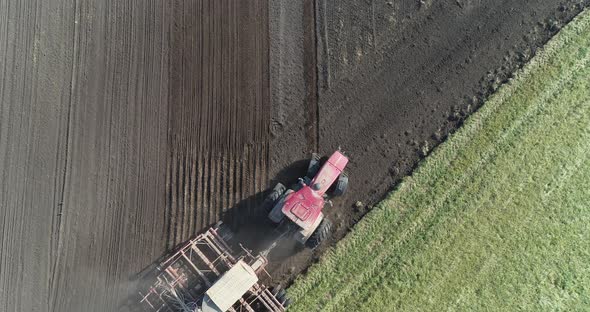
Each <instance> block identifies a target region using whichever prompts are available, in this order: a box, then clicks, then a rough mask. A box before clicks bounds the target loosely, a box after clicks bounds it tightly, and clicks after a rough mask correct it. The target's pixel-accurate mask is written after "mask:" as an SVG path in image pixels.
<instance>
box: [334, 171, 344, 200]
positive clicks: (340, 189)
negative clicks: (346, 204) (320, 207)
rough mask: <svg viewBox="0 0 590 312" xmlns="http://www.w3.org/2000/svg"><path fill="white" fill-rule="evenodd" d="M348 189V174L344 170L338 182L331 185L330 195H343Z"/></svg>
mask: <svg viewBox="0 0 590 312" xmlns="http://www.w3.org/2000/svg"><path fill="white" fill-rule="evenodd" d="M347 189H348V175H347V174H346V173H344V172H342V173H341V174H340V176H338V180H336V183H334V185H333V186H332V187H331V191H330V195H331V196H334V197H335V196H342V195H344V193H346V190H347Z"/></svg>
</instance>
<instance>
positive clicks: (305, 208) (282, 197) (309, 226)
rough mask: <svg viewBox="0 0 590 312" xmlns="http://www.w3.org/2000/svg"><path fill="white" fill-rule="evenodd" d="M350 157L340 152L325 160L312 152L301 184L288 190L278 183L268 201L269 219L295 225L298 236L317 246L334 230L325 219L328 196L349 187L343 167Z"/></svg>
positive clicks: (301, 241) (297, 238) (307, 243)
mask: <svg viewBox="0 0 590 312" xmlns="http://www.w3.org/2000/svg"><path fill="white" fill-rule="evenodd" d="M347 163H348V158H347V157H346V156H344V154H342V153H341V152H340V151H336V152H334V153H333V154H332V155H331V156H330V157H329V158H327V160H325V161H322V160H321V158H320V157H319V155H317V154H313V156H312V159H311V160H310V162H309V166H308V169H307V174H306V176H305V177H303V178H299V183H297V184H296V185H294V186H293V187H291V188H290V189H287V188H286V187H285V186H283V185H282V184H280V183H278V184H277V185H276V186H275V188H274V189H273V191H272V192H271V193H270V194H269V196H268V197H267V199H266V201H265V205H266V206H267V207H270V208H269V209H270V210H268V212H269V215H268V216H269V218H270V220H271V221H273V222H274V223H276V224H283V223H284V222H285V220H286V221H288V222H289V224H290V225H295V226H296V228H297V230H296V232H295V239H296V240H297V241H298V242H300V243H302V244H306V245H308V246H309V247H310V248H315V247H317V246H318V245H319V243H320V242H321V241H323V240H324V239H325V238H326V237H327V236H328V235H329V233H330V232H331V227H332V224H331V222H330V221H329V220H328V219H325V218H324V214H323V213H322V210H323V209H324V206H325V203H326V199H327V198H329V197H335V196H340V195H342V194H343V193H344V192H345V191H346V188H347V186H348V176H347V175H346V174H345V173H344V167H346V164H347Z"/></svg>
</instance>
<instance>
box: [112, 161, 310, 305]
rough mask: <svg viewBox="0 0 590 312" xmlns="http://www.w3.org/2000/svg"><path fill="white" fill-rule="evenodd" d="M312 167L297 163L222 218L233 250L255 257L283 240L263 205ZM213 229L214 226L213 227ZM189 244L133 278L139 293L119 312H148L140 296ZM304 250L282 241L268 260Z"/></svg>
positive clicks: (131, 279)
mask: <svg viewBox="0 0 590 312" xmlns="http://www.w3.org/2000/svg"><path fill="white" fill-rule="evenodd" d="M308 164H309V159H301V160H298V161H295V162H293V163H292V164H291V165H289V166H287V167H285V168H283V169H282V170H280V171H279V172H278V173H277V174H276V176H275V177H274V178H272V179H271V180H270V182H269V185H268V188H267V189H266V190H264V191H262V192H258V193H256V194H254V195H252V196H249V197H247V198H245V199H243V200H241V201H240V202H238V203H237V204H236V205H235V206H234V207H231V208H230V209H228V211H227V212H226V213H225V215H223V216H222V218H221V221H222V222H223V223H225V224H226V225H229V226H230V228H231V229H232V231H233V232H234V234H235V235H234V242H233V243H234V245H235V246H232V247H233V248H232V249H233V250H239V244H241V245H243V246H244V247H245V248H247V249H249V250H251V251H253V252H254V253H260V252H263V251H264V250H266V249H267V248H268V247H269V246H271V244H272V243H273V242H274V241H275V240H276V239H277V238H278V237H279V235H280V233H279V232H278V231H277V230H276V225H274V224H272V222H271V221H270V220H269V219H268V217H267V213H266V210H265V209H264V207H263V206H262V204H263V202H264V199H265V198H266V196H267V195H268V194H269V193H270V192H271V191H272V188H273V187H274V186H275V185H276V184H277V183H282V184H284V185H286V186H291V185H293V184H294V183H296V182H297V178H299V177H303V176H304V175H305V174H306V171H307V167H308ZM210 226H213V224H211V225H210ZM207 228H208V227H207ZM207 228H204V229H203V230H202V231H200V232H204V231H206V230H207ZM191 238H192V237H191ZM187 241H188V240H187ZM187 241H185V242H182V243H180V244H178V245H176V246H175V247H174V248H172V249H169V250H167V251H165V252H163V253H162V254H161V255H160V257H158V258H157V259H156V260H155V261H154V262H152V263H151V264H150V265H149V266H147V267H145V268H144V269H143V270H141V271H140V272H138V273H137V274H135V275H133V276H131V277H130V279H129V282H130V284H131V285H133V286H132V287H131V288H132V289H135V290H136V291H132V292H131V293H130V294H129V296H128V297H127V298H125V299H124V300H123V301H122V302H121V303H120V304H119V311H144V308H143V307H142V306H141V305H140V304H138V303H139V301H140V300H141V295H140V294H139V292H140V291H141V292H142V293H146V292H147V289H148V288H149V286H150V285H151V283H152V282H153V281H154V280H155V277H156V275H157V274H158V272H157V269H156V268H157V266H158V265H159V264H160V263H161V262H162V261H163V260H165V259H166V258H167V257H168V256H170V255H171V254H173V253H174V251H175V250H176V249H177V248H179V247H180V246H183V245H184V244H185V243H186V242H187ZM302 250H303V247H301V246H299V245H298V244H297V243H296V242H295V241H294V240H288V239H285V240H282V241H281V244H280V245H277V246H275V247H274V248H273V249H272V251H271V252H270V254H269V255H268V256H267V258H268V260H269V262H270V263H273V262H281V261H282V260H284V259H287V258H289V257H291V256H292V255H294V254H296V253H298V252H300V251H302Z"/></svg>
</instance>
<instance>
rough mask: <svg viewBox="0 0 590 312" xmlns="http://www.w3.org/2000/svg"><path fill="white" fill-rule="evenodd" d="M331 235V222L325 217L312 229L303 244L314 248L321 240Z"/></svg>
mask: <svg viewBox="0 0 590 312" xmlns="http://www.w3.org/2000/svg"><path fill="white" fill-rule="evenodd" d="M330 235H332V222H331V221H330V220H328V219H326V218H324V219H323V220H322V222H320V225H318V228H317V229H315V231H313V233H312V234H311V236H310V237H309V239H308V240H307V242H305V245H306V246H307V247H308V248H309V249H316V248H317V247H318V246H319V245H320V244H321V243H322V242H323V241H325V240H326V239H327V238H328V237H330Z"/></svg>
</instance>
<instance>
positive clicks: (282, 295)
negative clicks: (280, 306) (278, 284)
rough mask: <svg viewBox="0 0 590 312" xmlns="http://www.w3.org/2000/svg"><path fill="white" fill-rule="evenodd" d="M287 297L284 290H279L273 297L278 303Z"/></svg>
mask: <svg viewBox="0 0 590 312" xmlns="http://www.w3.org/2000/svg"><path fill="white" fill-rule="evenodd" d="M286 296H287V292H286V291H285V290H284V289H282V288H281V289H280V290H279V292H278V293H277V294H276V295H275V297H276V298H277V300H278V301H279V302H281V303H282V302H283V301H284V300H285V298H286Z"/></svg>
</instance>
